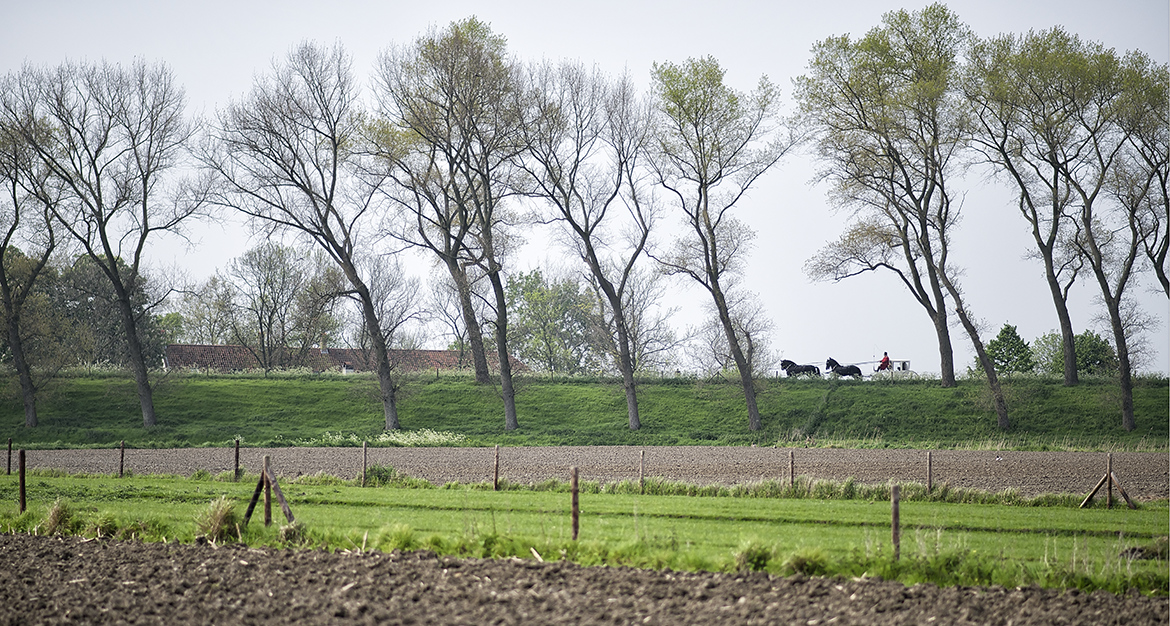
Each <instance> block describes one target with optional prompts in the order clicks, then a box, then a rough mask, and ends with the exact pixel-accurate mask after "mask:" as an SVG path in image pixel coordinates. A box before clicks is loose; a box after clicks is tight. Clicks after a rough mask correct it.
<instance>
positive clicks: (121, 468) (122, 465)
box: [118, 439, 126, 478]
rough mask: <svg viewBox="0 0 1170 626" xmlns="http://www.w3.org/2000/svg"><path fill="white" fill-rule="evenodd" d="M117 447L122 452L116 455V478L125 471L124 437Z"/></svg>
mask: <svg viewBox="0 0 1170 626" xmlns="http://www.w3.org/2000/svg"><path fill="white" fill-rule="evenodd" d="M119 447H120V448H121V450H122V454H121V455H120V456H119V457H118V478H121V477H122V475H123V473H125V470H126V440H125V439H123V440H122V443H121V445H120V446H119Z"/></svg>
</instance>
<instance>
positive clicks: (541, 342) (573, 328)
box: [507, 270, 605, 374]
mask: <svg viewBox="0 0 1170 626" xmlns="http://www.w3.org/2000/svg"><path fill="white" fill-rule="evenodd" d="M507 291H508V308H509V309H510V310H511V311H512V312H513V313H512V314H513V316H514V317H513V323H512V325H511V326H510V327H509V331H510V332H511V333H512V336H511V337H510V338H509V345H511V346H512V351H513V353H514V354H515V355H516V356H517V357H518V358H520V359H521V360H523V361H525V362H526V363H528V364H529V365H530V366H532V367H533V369H536V370H538V371H544V372H551V373H558V374H584V373H587V372H596V371H597V370H599V369H601V367H602V364H603V361H604V357H605V354H604V352H602V351H601V350H599V349H598V346H597V342H596V330H597V323H596V313H595V302H593V299H592V297H591V294H590V293H589V291H588V290H586V289H582V286H581V285H580V284H579V283H578V282H577V281H575V280H572V279H570V278H562V279H560V280H552V281H549V280H547V279H545V277H544V275H543V274H542V273H541V271H540V270H532V271H531V272H527V273H523V272H522V273H520V274H517V275H514V276H509V277H508V289H507Z"/></svg>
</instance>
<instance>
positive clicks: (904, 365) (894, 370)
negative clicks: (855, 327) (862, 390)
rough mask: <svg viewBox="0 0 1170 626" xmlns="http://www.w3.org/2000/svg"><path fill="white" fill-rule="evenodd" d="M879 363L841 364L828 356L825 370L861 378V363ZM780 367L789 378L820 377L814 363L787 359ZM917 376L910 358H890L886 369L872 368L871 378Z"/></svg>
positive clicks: (818, 369)
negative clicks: (802, 362)
mask: <svg viewBox="0 0 1170 626" xmlns="http://www.w3.org/2000/svg"><path fill="white" fill-rule="evenodd" d="M879 363H881V361H862V362H860V363H851V364H848V365H842V364H840V363H838V362H837V361H836V360H835V359H832V358H830V359H828V360H827V361H825V372H826V373H828V374H833V375H835V376H839V377H846V376H848V377H851V378H856V379H861V378H864V377H865V374H863V373H862V370H861V367H860V366H861V365H875V364H879ZM780 369H782V370H784V373H785V374H787V375H788V377H789V378H792V377H795V376H806V377H809V378H813V377H815V378H820V376H821V368H819V367H817V366H816V365H801V364H799V363H796V362H794V361H790V360H788V359H784V360H783V361H780ZM917 377H918V375H917V374H915V373H914V371H913V370H911V369H910V359H890V367H889V368H888V369H884V370H880V371H878V370H877V368H874V372H873V375H872V376H871V378H917Z"/></svg>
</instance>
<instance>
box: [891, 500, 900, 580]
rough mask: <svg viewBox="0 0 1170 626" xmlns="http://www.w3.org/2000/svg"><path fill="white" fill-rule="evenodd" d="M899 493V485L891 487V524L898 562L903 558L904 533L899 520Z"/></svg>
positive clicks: (895, 557) (895, 556)
mask: <svg viewBox="0 0 1170 626" xmlns="http://www.w3.org/2000/svg"><path fill="white" fill-rule="evenodd" d="M898 492H899V487H898V485H892V486H891V487H890V508H891V509H892V514H893V520H892V523H891V527H892V534H893V538H894V560H895V561H897V560H898V559H899V558H900V557H901V554H902V532H901V528H900V525H901V520H899V519H898V518H899V515H898V499H899V495H900V494H899V493H898Z"/></svg>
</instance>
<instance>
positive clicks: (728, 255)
mask: <svg viewBox="0 0 1170 626" xmlns="http://www.w3.org/2000/svg"><path fill="white" fill-rule="evenodd" d="M725 72H726V70H724V69H723V68H722V67H721V66H720V65H719V62H718V61H716V60H715V59H714V58H713V57H703V58H699V59H695V58H692V59H688V60H687V61H686V62H685V63H683V64H681V65H677V64H674V63H669V62H666V63H661V64H659V63H655V64H654V69H653V72H652V81H653V94H654V101H655V107H656V109H657V113H658V116H659V117H658V123H657V130H656V133H655V138H654V141H653V148H652V149H651V155H652V156H651V159H650V162H651V167H653V168H654V170H655V173H656V176H657V179H658V183H659V184H660V185H661V186H662V187H663V188H664V189H665V190H666V193H667V195H668V197H669V198H670V203H671V204H672V205H673V206H674V207H675V208H676V209H677V210H678V211H679V212H680V213H681V214H682V217H683V223H684V225H685V231H684V234H683V235H682V236H681V237H679V238H678V239H676V241H675V245H674V246H673V248H671V249H670V251H669V252H668V253H667V254H660V255H655V257H654V258H655V259H657V260H658V262H659V263H661V264H662V266H663V268H664V271H665V272H666V273H668V274H672V275H679V276H686V277H689V278H691V279H692V280H694V281H695V282H696V283H698V284H699V285H700V286H701V287H703V289H704V290H706V291H707V293H708V294H709V295H710V297H711V299H712V303H713V305H714V307H715V314H716V316H717V318H718V320H719V323H720V325H721V326H722V328H723V333H724V335H725V336H726V338H727V347H728V350H729V353H730V356H731V360H732V362H733V363H735V367H736V370H737V371H738V372H739V378H740V384H741V385H742V387H743V392H744V400H745V402H746V404H747V410H748V423H749V427H750V428H751V430H753V431H755V430H759V429H760V411H759V407H758V406H757V404H756V392H755V387H754V385H755V383H754V378H753V376H752V366H751V363H750V362H749V360H748V358H747V355H746V353H745V350H744V347H743V346H742V345H741V334H740V333H739V332H737V329H736V314H735V312H734V311H732V304H733V302H732V298H730V297H729V293H728V292H729V288H730V287H731V283H733V282H734V277H735V276H737V275H738V274H739V273H740V272H741V270H742V264H743V261H744V257H745V256H746V254H747V252H748V250H749V249H750V247H751V241H752V239H753V238H754V236H755V233H754V232H753V231H752V229H751V228H750V227H749V226H748V225H747V224H745V223H743V222H742V221H740V220H738V219H736V218H735V215H734V214H733V209H734V208H735V207H736V205H737V204H738V203H739V201H740V199H741V198H743V197H744V196H745V195H746V194H747V192H748V190H749V189H750V188H751V187H752V185H754V184H755V182H756V181H757V180H759V178H760V177H761V176H763V175H764V174H765V173H767V172H768V170H770V169H771V168H772V166H774V165H776V163H777V162H779V160H780V159H781V157H783V156H784V154H785V153H787V152H788V149H789V148H790V147H791V146H792V142H791V141H790V140H789V139H788V138H786V137H783V136H781V135H780V134H779V133H778V120H777V106H778V102H779V97H780V94H779V90H778V89H777V87H776V86H775V85H774V84H773V83H772V82H771V81H769V80H768V78H767V77H766V76H762V77H760V80H759V83H758V84H757V86H756V89H755V91H752V92H751V93H743V92H740V91H738V90H736V89H733V88H731V87H730V86H729V85H727V84H725V83H724V80H723V79H724V74H725Z"/></svg>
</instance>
